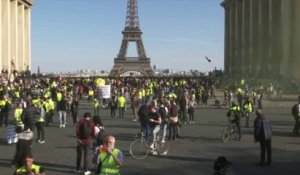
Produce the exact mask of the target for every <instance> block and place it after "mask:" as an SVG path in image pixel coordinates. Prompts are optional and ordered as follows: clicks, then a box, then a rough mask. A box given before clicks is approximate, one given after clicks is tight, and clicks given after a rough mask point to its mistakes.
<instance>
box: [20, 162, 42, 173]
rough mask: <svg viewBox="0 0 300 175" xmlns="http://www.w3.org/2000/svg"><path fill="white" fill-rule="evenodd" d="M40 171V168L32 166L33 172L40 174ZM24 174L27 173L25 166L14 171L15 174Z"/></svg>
mask: <svg viewBox="0 0 300 175" xmlns="http://www.w3.org/2000/svg"><path fill="white" fill-rule="evenodd" d="M40 169H41V167H40V166H38V165H35V164H32V170H34V171H35V172H37V173H40ZM26 172H27V168H26V167H25V166H21V167H20V168H18V169H17V170H16V173H26Z"/></svg>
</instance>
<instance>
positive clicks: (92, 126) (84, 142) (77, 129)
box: [76, 118, 95, 145]
mask: <svg viewBox="0 0 300 175" xmlns="http://www.w3.org/2000/svg"><path fill="white" fill-rule="evenodd" d="M85 122H89V123H90V125H91V135H90V136H89V137H88V138H86V139H81V138H80V137H79V135H80V131H79V128H80V127H81V125H83V124H84V123H85ZM76 135H77V138H78V141H79V142H80V143H81V144H84V145H86V144H90V143H91V141H92V138H93V137H94V136H95V124H94V122H93V121H92V119H85V118H84V119H81V120H79V121H78V123H77V126H76Z"/></svg>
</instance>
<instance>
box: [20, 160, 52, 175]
mask: <svg viewBox="0 0 300 175" xmlns="http://www.w3.org/2000/svg"><path fill="white" fill-rule="evenodd" d="M33 160H34V159H33V157H32V156H26V158H25V164H24V165H23V166H21V167H20V168H18V169H17V170H16V171H15V173H14V175H28V174H30V175H46V173H45V171H44V168H43V167H41V166H39V165H36V164H34V163H33Z"/></svg>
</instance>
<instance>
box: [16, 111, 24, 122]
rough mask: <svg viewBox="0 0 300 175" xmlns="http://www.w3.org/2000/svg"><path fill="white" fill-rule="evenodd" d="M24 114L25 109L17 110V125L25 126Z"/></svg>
mask: <svg viewBox="0 0 300 175" xmlns="http://www.w3.org/2000/svg"><path fill="white" fill-rule="evenodd" d="M22 113H23V109H22V108H17V109H16V110H15V118H16V122H17V125H23V121H22Z"/></svg>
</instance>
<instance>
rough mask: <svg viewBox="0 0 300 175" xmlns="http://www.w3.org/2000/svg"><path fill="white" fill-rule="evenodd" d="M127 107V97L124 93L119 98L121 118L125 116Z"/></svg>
mask: <svg viewBox="0 0 300 175" xmlns="http://www.w3.org/2000/svg"><path fill="white" fill-rule="evenodd" d="M125 107H126V99H125V97H124V95H123V94H122V95H121V96H120V97H119V98H118V108H119V118H124V113H125Z"/></svg>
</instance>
